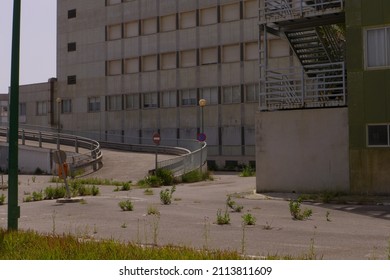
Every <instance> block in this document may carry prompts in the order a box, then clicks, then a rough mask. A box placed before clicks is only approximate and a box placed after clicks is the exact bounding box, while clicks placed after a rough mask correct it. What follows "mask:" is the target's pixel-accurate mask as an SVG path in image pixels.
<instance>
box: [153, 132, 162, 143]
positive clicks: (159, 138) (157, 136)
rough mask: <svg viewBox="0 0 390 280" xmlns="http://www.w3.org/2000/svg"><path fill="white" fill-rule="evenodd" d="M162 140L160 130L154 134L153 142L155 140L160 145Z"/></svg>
mask: <svg viewBox="0 0 390 280" xmlns="http://www.w3.org/2000/svg"><path fill="white" fill-rule="evenodd" d="M160 141H161V137H160V134H159V133H158V132H156V133H154V134H153V142H154V144H156V145H160Z"/></svg>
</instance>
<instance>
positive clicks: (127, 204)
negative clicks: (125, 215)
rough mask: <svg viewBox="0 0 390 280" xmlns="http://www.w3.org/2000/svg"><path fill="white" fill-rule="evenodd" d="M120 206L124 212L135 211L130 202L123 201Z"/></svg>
mask: <svg viewBox="0 0 390 280" xmlns="http://www.w3.org/2000/svg"><path fill="white" fill-rule="evenodd" d="M118 205H119V207H120V208H121V209H122V210H123V211H133V209H134V205H133V203H132V202H131V201H130V200H124V201H121V202H119V203H118Z"/></svg>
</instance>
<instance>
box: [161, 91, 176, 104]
mask: <svg viewBox="0 0 390 280" xmlns="http://www.w3.org/2000/svg"><path fill="white" fill-rule="evenodd" d="M176 96H177V94H176V90H171V91H164V92H162V93H161V97H162V100H161V101H162V103H161V107H164V108H168V107H176V106H177V101H176V100H177V99H176Z"/></svg>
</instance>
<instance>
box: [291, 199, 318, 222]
mask: <svg viewBox="0 0 390 280" xmlns="http://www.w3.org/2000/svg"><path fill="white" fill-rule="evenodd" d="M289 208H290V214H291V216H292V217H293V219H294V220H307V219H308V218H309V217H310V216H311V215H312V214H313V211H312V210H311V209H304V210H303V211H302V209H301V200H300V199H298V200H291V201H290V203H289Z"/></svg>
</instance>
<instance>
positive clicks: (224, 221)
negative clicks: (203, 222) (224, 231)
mask: <svg viewBox="0 0 390 280" xmlns="http://www.w3.org/2000/svg"><path fill="white" fill-rule="evenodd" d="M217 224H218V225H228V224H230V215H229V213H228V211H227V209H226V210H225V213H224V214H222V210H221V209H218V211H217Z"/></svg>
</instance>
